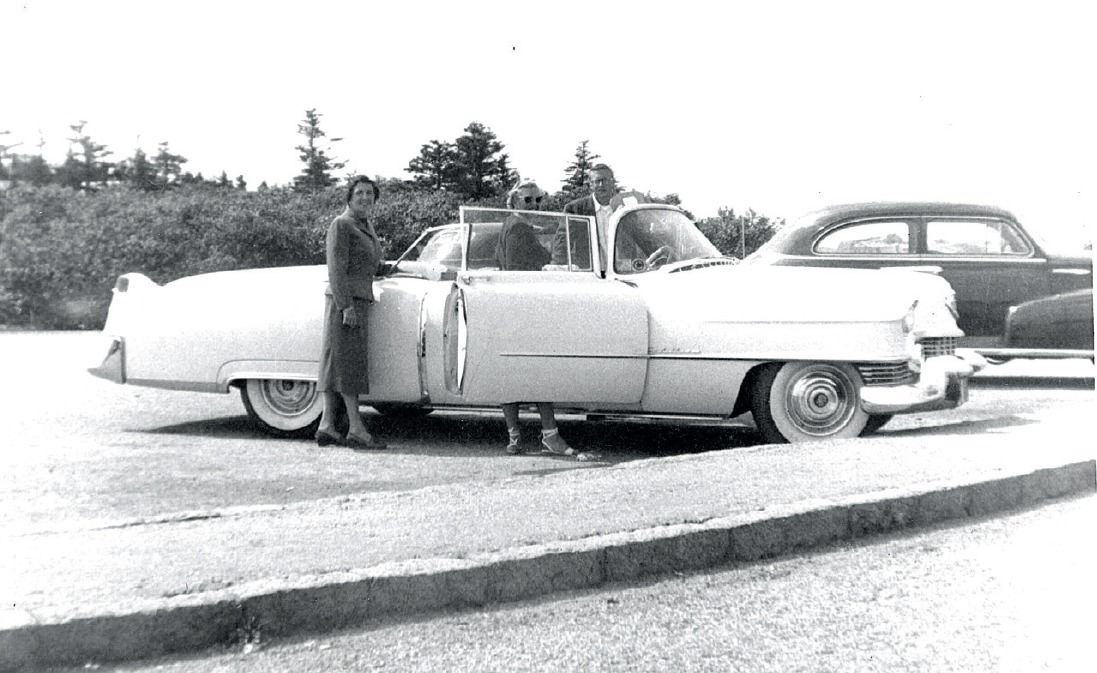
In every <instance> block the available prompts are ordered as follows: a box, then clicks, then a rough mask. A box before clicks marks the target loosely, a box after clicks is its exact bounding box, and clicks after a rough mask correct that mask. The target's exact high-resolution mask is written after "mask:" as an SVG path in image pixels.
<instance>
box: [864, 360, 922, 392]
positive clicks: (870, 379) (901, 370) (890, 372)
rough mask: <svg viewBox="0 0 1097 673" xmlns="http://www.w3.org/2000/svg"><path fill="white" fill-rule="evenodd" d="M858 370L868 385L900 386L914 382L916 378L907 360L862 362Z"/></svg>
mask: <svg viewBox="0 0 1097 673" xmlns="http://www.w3.org/2000/svg"><path fill="white" fill-rule="evenodd" d="M857 371H859V372H861V378H862V379H863V380H864V382H865V385H866V386H898V385H903V384H906V383H913V382H914V381H915V378H916V375H915V373H914V372H913V371H911V369H910V366H909V365H908V364H907V363H906V362H862V363H861V364H859V365H857Z"/></svg>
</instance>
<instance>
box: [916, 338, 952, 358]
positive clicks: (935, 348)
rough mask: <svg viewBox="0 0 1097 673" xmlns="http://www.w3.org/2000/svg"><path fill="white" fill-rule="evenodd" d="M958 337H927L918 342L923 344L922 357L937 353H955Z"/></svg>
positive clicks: (932, 355)
mask: <svg viewBox="0 0 1097 673" xmlns="http://www.w3.org/2000/svg"><path fill="white" fill-rule="evenodd" d="M958 341H959V339H958V338H957V337H925V338H923V339H922V340H921V341H919V342H918V343H919V344H921V346H922V357H923V358H932V357H935V356H937V355H955V354H956V344H957V342H958Z"/></svg>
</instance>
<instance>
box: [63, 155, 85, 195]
mask: <svg viewBox="0 0 1097 673" xmlns="http://www.w3.org/2000/svg"><path fill="white" fill-rule="evenodd" d="M57 182H58V184H60V185H61V186H63V187H71V188H72V189H80V188H81V187H82V186H83V184H84V165H83V164H82V163H81V162H80V161H79V160H78V159H77V158H76V154H75V153H74V152H73V151H72V148H71V147H70V148H69V149H68V150H66V151H65V161H64V162H63V163H62V164H61V165H60V166H58V167H57Z"/></svg>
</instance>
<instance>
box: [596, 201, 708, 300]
mask: <svg viewBox="0 0 1097 673" xmlns="http://www.w3.org/2000/svg"><path fill="white" fill-rule="evenodd" d="M641 210H662V211H668V212H674V213H678V214H679V215H681V216H682V217H683V218H685V220H686V222H688V223H689V225H690V226H691V227H692V228H693V230H694V231H695V232H696V233H697V235H698V236H700V237H701V238H702V239H704V240H705V242H706V243H708V244H709V245H710V246H712V249H713V251H714V252H715V253H716V255H714V256H710V257H706V258H705V259H708V258H711V259H716V258H717V257H720V258H723V257H724V255H723V253H721V252H720V250H719V249H718V248H717V247H716V245H715V244H714V243H713V242H712V241H710V240H709V239H708V237H707V236H705V234H704V232H702V231H701V229H700V228H699V227H698V226H697V223H696V222H694V221H693V218H691V217H690V216H689V214H687V213H686V211H684V210H682V209H681V208H678V207H677V206H672V205H670V204H667V203H640V204H635V205H631V206H626V207H624V208H620V209H618V210H616V211H614V213H613V214H612V215H611V216H610V219H609V222H608V225H607V229H608V230H609V234H608V236H609V241H608V242H607V248H608V250H607V253H606V256H607V257H608V258H609V259H607V260H606V262H607V263H606V271H605V277H606V278H615V279H619V280H624V281H631V280H634V279H636V278H637V277H643V276H644V275H646V274H649V273H651V272H657V271H660V270H662V269H663V268H665V267H671V268H673V267H675V266H677V265H678V262H682V261H687V260H677V261H676V262H674V263H670V264H666V265H664V266H661V267H657V268H654V269H648V270H644V271H633V272H630V273H619V272H618V271H617V268H616V261H617V238H618V230H619V227H620V224H621V220H623V219H624V218H625V217H627V216H629V215H631V214H632V213H635V212H637V211H641ZM690 259H702V258H701V257H695V258H690ZM667 270H670V269H669V268H668V269H667Z"/></svg>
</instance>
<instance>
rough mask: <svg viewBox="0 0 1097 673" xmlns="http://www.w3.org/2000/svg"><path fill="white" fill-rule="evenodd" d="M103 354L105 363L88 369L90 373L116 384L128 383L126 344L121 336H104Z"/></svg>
mask: <svg viewBox="0 0 1097 673" xmlns="http://www.w3.org/2000/svg"><path fill="white" fill-rule="evenodd" d="M101 338H102V341H103V345H102V348H103V349H102V351H101V352H102V353H104V355H103V361H102V362H101V363H99V364H98V365H97V366H95V367H88V372H89V373H90V374H92V375H93V376H98V377H99V378H102V379H106V380H108V381H114V382H115V383H125V382H126V342H125V340H124V339H123V338H122V337H120V336H115V337H112V336H108V335H106V334H104V335H103V336H102V337H101Z"/></svg>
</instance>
